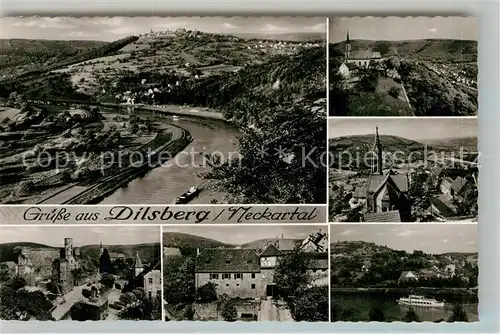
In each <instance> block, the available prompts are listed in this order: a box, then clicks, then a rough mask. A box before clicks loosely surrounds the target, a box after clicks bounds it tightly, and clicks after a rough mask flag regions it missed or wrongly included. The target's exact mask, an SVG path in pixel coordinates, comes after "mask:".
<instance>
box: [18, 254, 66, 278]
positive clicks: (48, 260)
mask: <svg viewBox="0 0 500 334" xmlns="http://www.w3.org/2000/svg"><path fill="white" fill-rule="evenodd" d="M23 254H24V256H25V257H26V258H27V259H29V260H30V262H31V264H32V265H33V267H34V270H35V275H36V276H37V277H40V278H49V277H50V276H51V275H52V262H53V261H54V260H55V259H57V258H59V254H60V253H59V249H57V248H23Z"/></svg>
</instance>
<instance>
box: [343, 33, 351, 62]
mask: <svg viewBox="0 0 500 334" xmlns="http://www.w3.org/2000/svg"><path fill="white" fill-rule="evenodd" d="M350 55H351V41H350V39H349V30H347V36H346V40H345V51H344V62H346V63H347V60H348V59H349V56H350Z"/></svg>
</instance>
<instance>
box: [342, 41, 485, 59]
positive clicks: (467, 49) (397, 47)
mask: <svg viewBox="0 0 500 334" xmlns="http://www.w3.org/2000/svg"><path fill="white" fill-rule="evenodd" d="M344 45H345V42H340V43H334V44H333V46H334V48H336V49H337V50H339V51H340V52H343V51H344V48H345V46H344ZM351 48H352V50H373V51H377V52H380V53H381V55H382V56H383V57H388V56H394V55H397V56H400V57H406V58H412V59H416V60H428V61H443V62H461V61H467V62H472V61H477V41H470V40H455V39H421V40H403V41H373V40H359V39H356V40H351Z"/></svg>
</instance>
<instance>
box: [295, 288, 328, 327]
mask: <svg viewBox="0 0 500 334" xmlns="http://www.w3.org/2000/svg"><path fill="white" fill-rule="evenodd" d="M328 303H329V298H328V286H327V285H324V286H319V287H311V288H308V289H306V290H303V291H302V292H301V294H300V295H299V296H297V297H296V298H295V299H294V302H293V304H294V305H295V306H294V307H293V313H292V317H293V318H294V319H295V321H328Z"/></svg>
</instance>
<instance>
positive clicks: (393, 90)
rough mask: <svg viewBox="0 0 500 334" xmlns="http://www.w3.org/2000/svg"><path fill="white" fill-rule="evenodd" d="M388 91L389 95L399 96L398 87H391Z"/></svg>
mask: <svg viewBox="0 0 500 334" xmlns="http://www.w3.org/2000/svg"><path fill="white" fill-rule="evenodd" d="M388 93H389V95H390V96H392V97H393V98H395V99H397V98H398V96H399V89H398V88H397V87H391V88H390V89H389V92H388Z"/></svg>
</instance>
